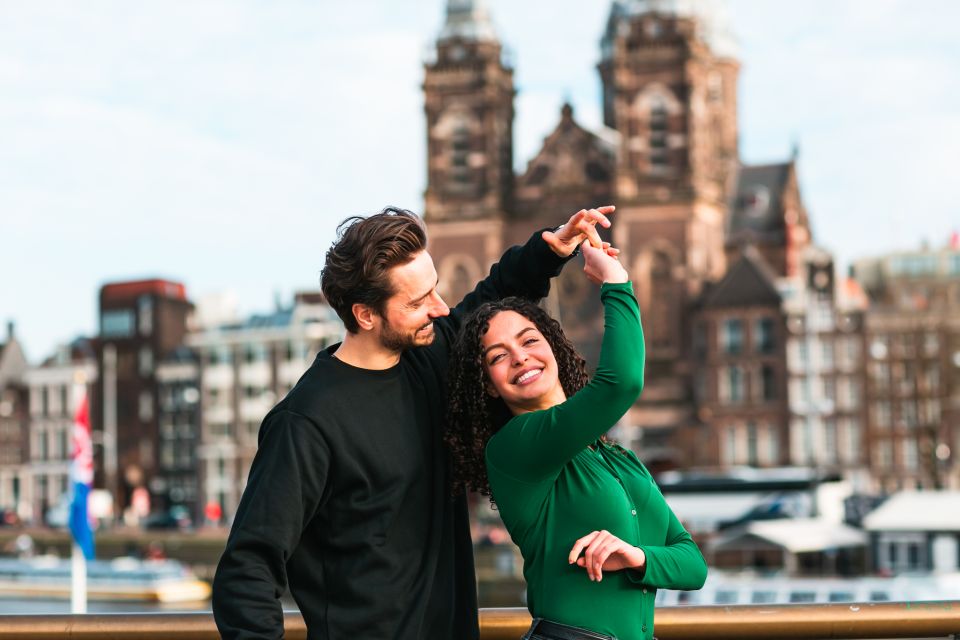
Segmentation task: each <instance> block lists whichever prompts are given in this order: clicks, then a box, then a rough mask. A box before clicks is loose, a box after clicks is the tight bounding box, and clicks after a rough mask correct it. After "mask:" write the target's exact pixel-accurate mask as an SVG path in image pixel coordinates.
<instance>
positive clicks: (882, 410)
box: [873, 400, 892, 429]
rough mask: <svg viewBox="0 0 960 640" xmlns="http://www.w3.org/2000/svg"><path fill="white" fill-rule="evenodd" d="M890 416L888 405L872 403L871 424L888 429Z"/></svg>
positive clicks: (883, 402)
mask: <svg viewBox="0 0 960 640" xmlns="http://www.w3.org/2000/svg"><path fill="white" fill-rule="evenodd" d="M890 416H891V414H890V403H889V402H885V401H883V400H878V401H877V402H874V403H873V423H874V424H875V425H876V426H877V427H880V428H882V429H889V428H890V426H891V424H892V420H891V417H890Z"/></svg>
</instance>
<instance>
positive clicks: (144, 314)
mask: <svg viewBox="0 0 960 640" xmlns="http://www.w3.org/2000/svg"><path fill="white" fill-rule="evenodd" d="M137 316H138V318H139V321H140V326H139V329H140V335H142V336H148V335H150V333H151V332H153V299H152V298H150V296H140V299H139V300H137Z"/></svg>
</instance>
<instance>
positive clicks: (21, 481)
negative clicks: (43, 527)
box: [0, 322, 30, 519]
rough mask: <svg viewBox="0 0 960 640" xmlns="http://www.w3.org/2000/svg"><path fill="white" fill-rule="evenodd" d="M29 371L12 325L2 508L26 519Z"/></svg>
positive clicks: (3, 419)
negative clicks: (27, 375) (27, 379)
mask: <svg viewBox="0 0 960 640" xmlns="http://www.w3.org/2000/svg"><path fill="white" fill-rule="evenodd" d="M26 371H27V359H26V357H25V356H24V353H23V347H22V346H21V345H20V342H19V340H17V337H16V334H15V331H14V324H13V322H8V323H7V335H6V340H5V341H4V342H2V343H0V509H4V510H11V511H13V512H16V513H17V514H18V515H19V517H20V518H23V519H26V518H28V517H29V515H30V510H29V506H28V505H29V498H27V495H28V491H29V489H28V483H29V470H28V468H27V461H28V458H29V449H28V446H29V444H28V443H29V438H28V431H27V403H28V400H27V388H26V386H25V384H24V379H23V377H24V374H25V373H26Z"/></svg>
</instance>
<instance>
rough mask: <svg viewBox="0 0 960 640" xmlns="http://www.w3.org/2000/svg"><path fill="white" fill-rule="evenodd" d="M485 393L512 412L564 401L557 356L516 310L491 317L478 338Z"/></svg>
mask: <svg viewBox="0 0 960 640" xmlns="http://www.w3.org/2000/svg"><path fill="white" fill-rule="evenodd" d="M480 348H481V350H482V354H483V366H484V369H485V370H486V372H487V376H488V378H489V380H490V384H489V386H488V387H487V392H488V393H489V394H490V395H492V396H494V397H499V398H502V399H503V401H504V402H505V403H506V405H507V406H508V407H509V408H510V410H511V411H512V412H513V413H514V414H518V413H524V412H526V411H536V410H538V409H547V408H549V407H552V406H554V405H556V404H559V403H561V402H563V401H564V400H566V395H565V394H564V393H563V386H562V385H561V384H560V378H559V372H558V369H557V359H556V358H555V357H554V355H553V349H551V348H550V343H548V342H547V340H546V338H544V337H543V335H542V334H541V333H540V331H539V330H538V329H537V325H535V324H534V323H533V321H532V320H529V319H527V318H526V317H524V316H522V315H520V314H519V313H517V312H516V311H501V312H499V313H498V314H497V315H495V316H493V318H491V319H490V327H489V329H487V332H486V334H484V336H483V337H482V338H481V340H480Z"/></svg>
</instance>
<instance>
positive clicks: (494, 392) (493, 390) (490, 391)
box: [486, 382, 500, 398]
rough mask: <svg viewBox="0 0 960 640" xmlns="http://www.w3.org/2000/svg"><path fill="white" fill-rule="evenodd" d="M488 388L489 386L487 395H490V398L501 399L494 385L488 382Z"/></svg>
mask: <svg viewBox="0 0 960 640" xmlns="http://www.w3.org/2000/svg"><path fill="white" fill-rule="evenodd" d="M486 386H487V395H488V396H490V397H491V398H499V397H500V394H499V393H497V390H496V388H494V386H493V384H491V383H489V382H488V383H487V385H486Z"/></svg>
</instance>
